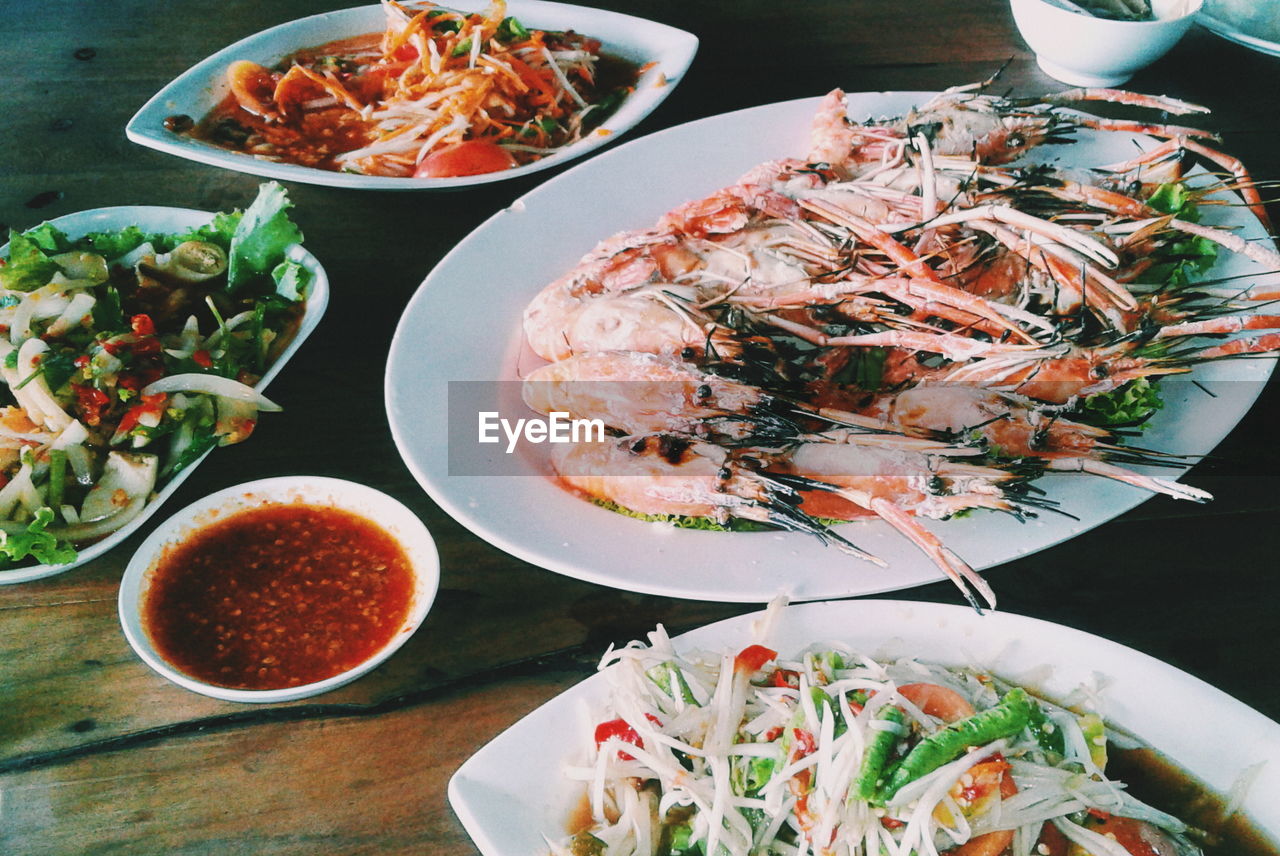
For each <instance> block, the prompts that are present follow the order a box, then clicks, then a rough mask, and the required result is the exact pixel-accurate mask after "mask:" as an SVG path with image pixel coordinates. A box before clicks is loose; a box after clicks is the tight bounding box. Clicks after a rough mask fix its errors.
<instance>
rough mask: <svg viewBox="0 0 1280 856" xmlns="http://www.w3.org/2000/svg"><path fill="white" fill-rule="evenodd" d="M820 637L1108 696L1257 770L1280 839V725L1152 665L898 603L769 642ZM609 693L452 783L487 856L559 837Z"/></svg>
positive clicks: (506, 741) (1262, 804)
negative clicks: (567, 772) (567, 774)
mask: <svg viewBox="0 0 1280 856" xmlns="http://www.w3.org/2000/svg"><path fill="white" fill-rule="evenodd" d="M760 614H761V613H754V614H751V615H742V616H738V617H737V618H730V619H728V620H725V621H721V622H717V623H716V624H711V625H708V626H706V627H702V628H699V629H697V630H694V631H692V632H690V633H686V634H684V635H683V636H679V637H677V638H676V639H675V640H674V642H675V646H676V648H677V650H679V651H681V652H687V651H695V650H705V651H712V652H717V653H718V652H721V651H725V650H741V649H742V648H744V647H746V646H747V645H748V644H750V643H751V642H752V637H751V629H750V624H751V622H752V621H754V620H756V619H757V618H758V617H759V616H760ZM827 641H840V642H845V643H847V644H849V645H851V646H852V647H853V648H854V649H856V650H859V651H862V652H864V653H866V654H870V655H871V656H874V657H879V658H890V659H891V658H898V657H916V658H918V659H920V660H927V661H931V662H935V663H941V664H943V665H948V666H971V667H976V668H979V669H982V670H985V671H989V672H991V673H992V674H995V675H998V676H1000V677H1002V678H1005V679H1006V680H1009V681H1012V682H1014V683H1023V684H1024V685H1026V686H1028V687H1029V688H1030V689H1032V690H1034V691H1036V692H1037V693H1038V694H1041V695H1043V696H1045V697H1046V698H1051V699H1064V698H1066V697H1067V696H1068V695H1070V694H1071V693H1072V692H1073V691H1075V690H1076V689H1078V688H1080V687H1081V686H1089V687H1103V690H1102V692H1101V694H1100V698H1101V700H1102V704H1103V709H1102V710H1101V711H1100V712H1101V713H1102V714H1103V715H1104V716H1105V718H1106V719H1107V721H1108V723H1109V724H1112V725H1114V726H1117V727H1118V728H1120V729H1122V730H1124V731H1126V732H1128V733H1130V734H1133V735H1134V736H1136V737H1138V738H1140V739H1141V740H1143V741H1144V742H1145V743H1147V744H1149V745H1151V746H1153V747H1154V748H1156V749H1158V750H1160V751H1161V752H1162V753H1164V754H1165V755H1167V756H1168V757H1169V758H1171V759H1173V760H1174V761H1175V762H1176V763H1177V764H1178V765H1179V766H1181V767H1182V768H1183V769H1184V770H1185V771H1187V772H1188V773H1190V774H1192V775H1193V776H1195V777H1196V778H1197V779H1199V780H1200V781H1201V782H1203V783H1204V784H1206V785H1208V786H1209V787H1210V788H1212V789H1213V790H1214V791H1216V792H1218V793H1226V792H1227V791H1228V790H1229V789H1230V788H1231V786H1232V785H1233V784H1234V783H1235V782H1236V780H1237V778H1238V777H1239V776H1240V774H1241V773H1242V772H1244V771H1245V770H1246V769H1247V768H1249V767H1252V766H1253V765H1255V764H1259V765H1261V770H1260V771H1259V773H1258V777H1257V778H1256V779H1255V780H1254V782H1253V784H1252V786H1251V787H1250V788H1249V790H1248V795H1247V797H1246V798H1245V800H1244V803H1243V808H1244V811H1245V813H1246V814H1247V815H1249V816H1250V818H1251V819H1252V820H1253V822H1254V823H1255V824H1256V825H1257V826H1258V827H1259V828H1260V829H1261V830H1262V831H1264V832H1267V833H1269V834H1270V836H1271V837H1272V838H1273V839H1280V725H1277V724H1276V723H1275V722H1272V721H1271V720H1270V719H1268V718H1266V717H1265V716H1263V715H1262V714H1260V713H1258V712H1257V711H1255V710H1253V709H1252V708H1250V707H1247V706H1245V705H1244V704H1241V703H1240V702H1238V701H1236V700H1235V699H1233V698H1231V697H1230V696H1228V695H1227V694H1226V693H1224V692H1222V691H1221V690H1218V689H1215V688H1214V687H1212V686H1210V685H1209V684H1207V683H1205V682H1204V681H1201V680H1200V679H1198V678H1195V677H1192V676H1191V675H1188V674H1187V673H1186V672H1182V671H1179V670H1178V669H1175V668H1173V667H1172V666H1170V665H1167V664H1165V663H1162V662H1160V661H1159V660H1156V659H1154V658H1153V657H1149V656H1147V655H1146V654H1142V653H1139V652H1138V651H1135V650H1133V649H1132V648H1126V647H1124V646H1123V645H1118V644H1116V643H1115V642H1109V641H1107V640H1106V639H1102V638H1100V637H1097V636H1093V635H1091V634H1088V633H1083V632H1081V631H1079V630H1072V629H1071V628H1069V627H1063V626H1062V625H1059V624H1051V623H1049V622H1047V621H1039V620H1037V619H1034V618H1025V617H1023V616H1020V615H1012V614H1010V613H1005V612H997V613H992V614H990V615H987V616H978V615H976V614H975V613H974V612H973V610H971V609H967V608H965V607H960V606H948V605H943V604H934V603H906V602H902V601H892V600H868V601H844V602H839V603H811V604H802V605H799V606H789V607H787V608H786V609H784V610H783V611H782V612H781V614H780V615H779V620H778V623H777V626H776V628H775V631H774V634H773V635H772V637H770V639H769V641H768V643H767V644H768V645H769V647H771V648H774V649H776V650H777V651H778V652H779V653H781V654H784V655H787V654H791V653H794V652H796V651H799V650H801V649H802V648H805V647H807V646H808V645H811V644H814V643H819V642H827ZM601 653H603V652H601ZM607 692H608V685H607V684H606V683H605V681H604V680H603V679H602V676H600V675H596V676H593V677H591V678H588V679H587V680H585V681H583V682H582V683H580V684H578V685H577V686H575V687H573V688H571V689H569V690H567V691H565V692H564V693H562V694H560V695H559V696H557V697H556V698H554V699H552V700H551V701H549V702H547V703H546V704H544V705H543V706H542V707H540V708H538V709H537V710H535V711H533V712H532V713H530V714H529V715H528V716H526V717H524V718H523V719H521V720H520V721H519V722H517V723H516V724H515V725H513V726H511V728H509V729H507V730H506V731H504V732H503V733H502V734H500V735H498V736H497V737H496V738H494V739H493V740H492V741H491V742H490V743H488V744H487V745H486V746H484V748H482V749H481V750H480V751H479V752H477V753H476V754H475V755H473V756H472V757H471V758H470V759H469V760H467V762H466V763H464V764H463V765H462V766H461V767H460V768H459V769H458V772H457V773H455V774H454V776H453V778H452V779H451V780H450V781H449V802H450V804H451V805H452V806H453V810H454V812H455V813H456V814H457V815H458V818H459V819H460V820H461V821H462V825H463V826H464V827H466V830H467V833H468V834H469V835H470V836H471V838H472V840H473V841H474V842H475V844H476V846H477V847H478V848H479V849H480V852H481V853H483V854H484V856H516V854H528V853H543V852H545V851H546V846H545V844H544V843H543V840H542V836H543V835H546V836H547V837H549V838H552V839H553V840H554V839H555V838H556V837H558V836H561V835H564V834H566V824H567V822H568V819H569V816H570V810H571V809H572V808H573V807H574V805H575V804H576V802H577V800H578V799H579V798H580V797H581V794H582V786H581V785H580V784H579V785H577V786H575V785H573V784H572V783H571V782H569V781H568V780H567V779H564V778H563V777H562V776H561V773H560V770H561V765H562V764H563V763H565V762H575V761H578V760H580V757H578V756H579V753H580V752H581V751H582V750H583V748H584V747H585V746H587V745H589V743H590V740H591V736H590V735H591V734H592V732H591V728H592V727H593V726H594V724H595V723H596V722H598V721H599V713H600V710H601V707H602V705H603V703H604V701H605V699H606V698H607ZM1175 712H1176V713H1175ZM1224 735H1229V736H1230V739H1224V737H1223V736H1224Z"/></svg>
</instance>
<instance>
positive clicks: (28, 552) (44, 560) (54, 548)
mask: <svg viewBox="0 0 1280 856" xmlns="http://www.w3.org/2000/svg"><path fill="white" fill-rule="evenodd" d="M51 522H53V510H52V509H50V508H47V507H46V508H42V509H40V510H39V511H37V512H36V516H35V519H34V520H32V521H31V525H30V526H28V527H27V529H26V531H25V532H18V533H16V534H12V533H9V532H5V531H3V530H0V556H4V557H7V558H8V559H9V560H10V561H13V562H19V561H21V560H23V559H25V558H27V557H28V556H32V557H34V558H35V559H36V561H38V562H40V563H41V564H45V565H65V564H67V563H68V562H72V561H75V558H76V548H75V547H72V546H71V545H70V544H69V543H68V542H66V541H59V540H58V539H57V538H56V537H54V536H53V535H50V534H49V533H48V532H46V531H45V527H46V526H48V525H49V524H50V523H51Z"/></svg>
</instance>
